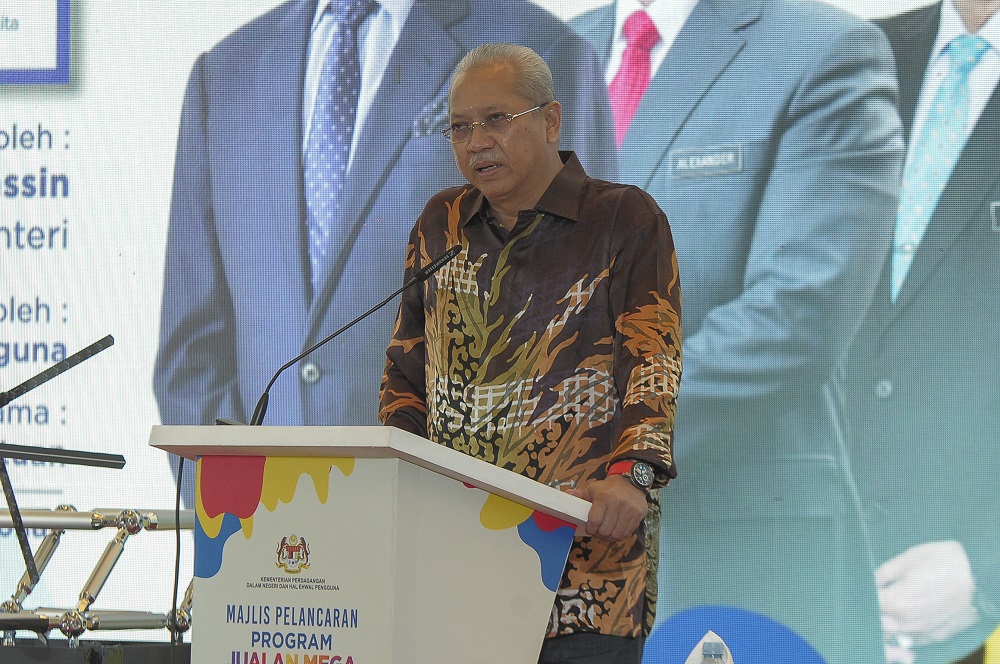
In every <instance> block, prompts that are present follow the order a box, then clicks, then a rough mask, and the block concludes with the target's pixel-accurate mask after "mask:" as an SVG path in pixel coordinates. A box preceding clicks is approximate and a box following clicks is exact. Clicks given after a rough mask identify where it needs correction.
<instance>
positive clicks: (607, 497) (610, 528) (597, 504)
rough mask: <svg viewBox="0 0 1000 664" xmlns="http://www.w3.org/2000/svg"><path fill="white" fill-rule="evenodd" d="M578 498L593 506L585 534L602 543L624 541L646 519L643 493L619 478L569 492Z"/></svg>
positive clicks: (609, 478)
mask: <svg viewBox="0 0 1000 664" xmlns="http://www.w3.org/2000/svg"><path fill="white" fill-rule="evenodd" d="M567 493H571V494H573V495H574V496H576V497H577V498H583V499H584V500H589V501H590V502H591V503H592V505H593V506H592V507H591V508H590V516H589V517H588V519H587V534H588V535H590V536H591V537H596V538H598V539H603V540H621V539H625V538H626V537H628V536H629V535H631V534H632V533H634V532H635V531H636V529H637V528H638V527H639V524H640V523H642V520H643V519H644V518H645V517H646V509H647V506H646V492H645V491H643V490H642V489H640V488H638V487H636V486H634V485H633V484H632V483H631V482H629V481H628V480H627V479H626V478H625V477H623V476H622V475H611V476H609V477H608V478H607V479H603V480H597V481H595V482H589V483H587V484H584V485H583V486H582V487H580V488H578V489H568V490H567Z"/></svg>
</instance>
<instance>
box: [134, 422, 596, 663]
mask: <svg viewBox="0 0 1000 664" xmlns="http://www.w3.org/2000/svg"><path fill="white" fill-rule="evenodd" d="M150 445H152V446H154V447H158V448H160V449H164V450H167V451H169V452H173V453H175V454H178V455H180V456H183V457H186V458H189V459H197V460H198V463H197V490H196V491H197V493H196V498H197V499H196V512H197V518H196V523H195V560H194V567H195V569H194V576H195V579H194V584H195V598H196V599H195V610H194V619H193V621H192V638H191V647H192V662H193V664H424V663H426V664H448V663H455V664H500V663H504V664H510V663H523V664H534V662H536V661H537V658H538V652H539V650H540V649H541V646H542V641H543V639H544V635H545V630H546V626H547V623H548V619H549V615H550V612H551V608H552V603H553V600H554V597H555V591H556V589H557V588H558V585H559V581H560V579H561V576H562V572H563V567H564V566H565V564H566V559H567V556H568V553H569V548H570V546H571V544H572V541H573V536H574V533H575V531H576V527H577V526H579V525H580V524H583V523H585V522H586V519H587V513H588V511H589V509H590V504H589V503H588V502H586V501H584V500H581V499H579V498H576V497H575V496H571V495H569V494H567V493H564V492H561V491H559V490H557V489H554V488H551V487H548V486H545V485H543V484H539V483H537V482H534V481H533V480H530V479H528V478H526V477H523V476H521V475H518V474H516V473H512V472H510V471H507V470H504V469H501V468H498V467H496V466H493V465H491V464H489V463H485V462H483V461H480V460H478V459H475V458H472V457H470V456H467V455H465V454H462V453H461V452H457V451H455V450H452V449H449V448H446V447H444V446H442V445H437V444H435V443H433V442H431V441H429V440H426V439H424V438H421V437H419V436H415V435H413V434H410V433H407V432H405V431H401V430H399V429H395V428H393V427H277V426H275V427H270V426H267V427H243V426H218V427H198V426H156V427H153V430H152V433H151V436H150Z"/></svg>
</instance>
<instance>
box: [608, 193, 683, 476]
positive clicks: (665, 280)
mask: <svg viewBox="0 0 1000 664" xmlns="http://www.w3.org/2000/svg"><path fill="white" fill-rule="evenodd" d="M627 192H629V193H628V195H627V196H626V198H625V200H624V201H623V203H622V205H621V206H620V208H619V212H618V214H619V218H621V219H624V220H627V221H626V225H627V226H628V228H630V229H634V230H631V231H630V232H622V233H620V235H622V236H623V240H622V242H621V244H620V245H618V246H617V247H616V249H617V251H616V253H615V255H614V256H613V259H612V266H611V275H612V276H611V290H610V297H611V307H612V310H613V313H614V317H615V330H616V335H615V348H614V373H615V383H616V386H617V389H618V393H619V397H620V399H621V416H620V418H619V419H618V426H617V431H616V441H617V447H616V448H615V450H614V453H613V454H612V456H611V463H614V462H615V461H620V460H621V459H624V458H629V459H639V460H642V461H646V462H648V463H650V464H652V465H653V467H654V468H655V469H656V471H657V472H656V474H657V485H663V484H665V483H666V482H667V481H668V480H669V479H671V478H673V477H675V476H676V474H677V471H676V468H675V466H674V461H673V432H674V416H675V413H676V409H677V393H678V389H679V388H680V381H681V290H680V278H679V275H678V270H677V255H676V253H675V251H674V243H673V238H672V236H671V233H670V226H669V223H668V221H667V218H666V216H665V215H664V213H663V212H662V211H661V210H660V208H659V206H657V204H656V203H655V201H653V199H652V198H650V197H649V196H648V195H647V194H646V193H645V192H642V191H640V190H638V189H635V188H629V189H628V190H627ZM618 226H619V225H618V224H616V234H619V228H618Z"/></svg>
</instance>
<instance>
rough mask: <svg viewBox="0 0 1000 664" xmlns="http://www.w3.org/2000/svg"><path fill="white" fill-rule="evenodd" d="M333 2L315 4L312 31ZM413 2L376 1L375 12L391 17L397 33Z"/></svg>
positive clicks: (395, 0) (404, 0)
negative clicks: (382, 12)
mask: <svg viewBox="0 0 1000 664" xmlns="http://www.w3.org/2000/svg"><path fill="white" fill-rule="evenodd" d="M333 2H337V0H319V2H317V3H316V14H315V15H314V16H313V22H312V29H313V30H315V29H316V26H317V25H319V21H320V19H321V18H323V14H325V13H326V9H327V7H329V6H330V4H331V3H333ZM414 2H415V0H376V4H377V5H378V7H379V9H378V10H376V12H377V11H384V12H387V13H388V14H389V16H391V17H392V23H393V26H396V27H397V28H398V30H397V32H398V31H399V30H402V25H403V23H405V22H406V17H407V16H409V15H410V10H411V9H413V3H414Z"/></svg>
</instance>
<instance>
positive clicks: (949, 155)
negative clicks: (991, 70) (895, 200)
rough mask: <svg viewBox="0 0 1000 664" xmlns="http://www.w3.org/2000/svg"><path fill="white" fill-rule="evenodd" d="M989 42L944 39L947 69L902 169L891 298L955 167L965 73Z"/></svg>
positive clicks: (965, 112) (965, 114)
mask: <svg viewBox="0 0 1000 664" xmlns="http://www.w3.org/2000/svg"><path fill="white" fill-rule="evenodd" d="M989 47H990V46H989V43H988V42H986V40H984V39H983V38H981V37H976V36H973V35H962V36H960V37H956V38H955V39H954V40H952V41H951V43H950V44H948V47H947V50H948V56H949V58H950V60H951V69H950V70H949V71H948V74H947V76H945V79H944V81H942V82H941V88H940V89H939V90H938V92H937V95H936V96H935V97H934V101H933V102H932V103H931V107H930V110H929V111H928V113H927V120H926V121H925V122H924V127H923V130H922V131H921V132H920V136H918V137H917V142H916V143H915V144H914V145H913V148H912V150H911V153H910V159H909V161H908V162H907V165H906V171H905V172H904V173H903V184H902V187H901V189H900V192H899V210H898V212H897V214H896V232H895V239H894V241H893V248H892V284H891V288H892V300H893V301H894V302H895V300H896V296H897V295H899V289H900V288H901V287H902V285H903V281H904V280H905V279H906V273H907V272H908V271H909V269H910V264H911V263H912V262H913V256H914V254H915V253H916V251H917V247H919V246H920V241H921V240H922V239H923V236H924V231H925V230H927V224H928V223H929V222H930V219H931V215H932V214H933V213H934V208H935V207H937V203H938V199H939V198H941V192H943V191H944V188H945V185H946V184H947V183H948V178H950V177H951V172H952V170H954V168H955V163H956V162H957V161H958V157H959V155H960V154H961V153H962V148H963V147H964V146H965V141H966V138H967V134H966V125H967V123H968V118H969V72H971V71H972V70H973V69H974V68H975V66H976V65H977V64H979V61H980V60H981V59H982V57H983V54H984V53H986V51H988V50H989Z"/></svg>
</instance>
